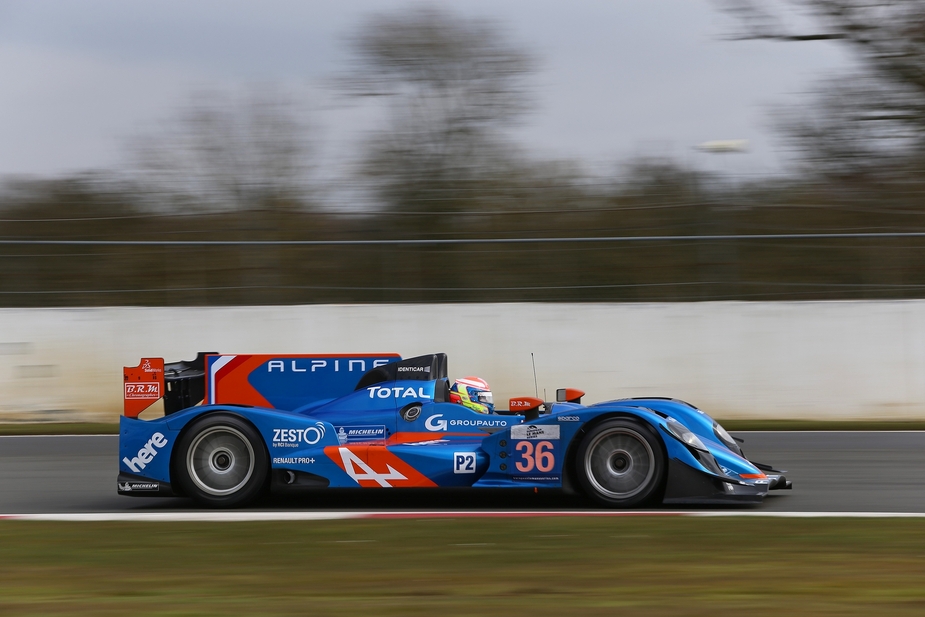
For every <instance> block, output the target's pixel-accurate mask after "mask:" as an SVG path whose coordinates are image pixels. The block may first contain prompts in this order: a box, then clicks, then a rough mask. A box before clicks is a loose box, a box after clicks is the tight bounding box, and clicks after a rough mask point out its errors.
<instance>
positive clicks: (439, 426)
mask: <svg viewBox="0 0 925 617" xmlns="http://www.w3.org/2000/svg"><path fill="white" fill-rule="evenodd" d="M442 417H443V414H442V413H438V414H437V415H435V416H430V417H429V418H427V421H426V422H424V426H426V427H427V430H428V431H445V430H446V426H447V425H446V420H439V419H438V418H442Z"/></svg>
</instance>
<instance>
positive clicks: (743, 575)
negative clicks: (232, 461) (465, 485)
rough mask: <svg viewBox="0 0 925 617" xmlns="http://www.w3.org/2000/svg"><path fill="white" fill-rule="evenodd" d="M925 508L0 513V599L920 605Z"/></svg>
mask: <svg viewBox="0 0 925 617" xmlns="http://www.w3.org/2000/svg"><path fill="white" fill-rule="evenodd" d="M922 581H925V522H923V521H918V520H902V519H895V520H890V521H888V522H887V521H884V520H858V519H810V520H806V519H754V518H747V519H722V520H719V519H689V518H667V517H663V518H642V517H640V518H632V517H631V518H609V519H593V518H588V519H579V518H530V519H513V520H512V519H479V520H474V519H456V520H447V519H428V520H414V519H409V520H362V521H356V520H354V521H324V522H298V523H296V522H292V523H287V522H281V523H272V524H262V523H226V524H193V523H184V524H166V523H165V524H161V523H118V524H115V523H111V524H106V523H38V522H22V521H6V522H2V523H0V614H9V615H77V616H81V615H94V616H109V615H112V616H117V615H118V616H121V615H222V616H227V615H258V614H259V615H428V616H430V615H440V617H454V616H457V615H488V614H491V615H494V614H501V615H529V616H531V617H537V616H545V615H549V616H553V615H555V616H560V615H566V614H568V615H573V614H574V615H602V616H603V615H608V616H610V615H653V616H655V615H659V616H662V615H704V616H706V615H711V616H712V615H716V614H721V613H720V612H721V611H728V612H729V613H728V614H735V615H749V617H754V616H764V615H768V616H771V615H788V616H799V615H859V616H860V615H864V616H865V617H866V616H869V615H873V614H889V615H891V616H904V615H910V616H911V615H916V616H918V615H922V614H923V611H925V585H923V584H922Z"/></svg>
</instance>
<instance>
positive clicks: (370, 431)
mask: <svg viewBox="0 0 925 617" xmlns="http://www.w3.org/2000/svg"><path fill="white" fill-rule="evenodd" d="M336 428H337V441H338V442H339V443H340V444H341V445H343V444H345V443H358V442H370V441H382V440H384V439H385V426H383V425H379V426H375V425H374V426H338V427H336Z"/></svg>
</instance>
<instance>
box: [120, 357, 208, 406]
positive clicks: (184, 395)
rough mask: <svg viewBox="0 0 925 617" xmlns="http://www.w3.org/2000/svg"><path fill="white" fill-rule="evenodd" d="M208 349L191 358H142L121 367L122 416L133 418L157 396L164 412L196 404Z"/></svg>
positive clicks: (203, 390) (200, 399)
mask: <svg viewBox="0 0 925 617" xmlns="http://www.w3.org/2000/svg"><path fill="white" fill-rule="evenodd" d="M212 353H214V352H199V353H198V354H196V359H195V360H190V361H186V360H181V361H180V362H170V363H169V364H165V363H164V359H163V358H142V360H141V363H140V364H139V365H138V366H132V367H129V366H126V367H123V368H122V379H123V382H124V392H123V413H124V415H125V417H127V418H137V417H138V415H139V414H141V412H143V411H144V410H145V409H147V408H148V407H150V406H151V405H153V404H154V403H156V402H157V401H158V400H160V399H161V398H163V399H164V415H170V414H172V413H176V412H178V411H181V410H183V409H187V408H189V407H192V406H194V405H198V404H199V403H200V402H202V400H203V395H204V393H205V362H206V356H207V355H209V354H212Z"/></svg>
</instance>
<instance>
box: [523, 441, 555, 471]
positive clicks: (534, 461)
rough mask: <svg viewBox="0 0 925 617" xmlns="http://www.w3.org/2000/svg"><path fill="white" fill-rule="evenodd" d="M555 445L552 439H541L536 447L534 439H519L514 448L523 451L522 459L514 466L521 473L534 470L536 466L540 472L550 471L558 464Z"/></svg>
mask: <svg viewBox="0 0 925 617" xmlns="http://www.w3.org/2000/svg"><path fill="white" fill-rule="evenodd" d="M554 447H555V446H553V443H552V442H551V441H540V442H538V443H537V444H536V448H535V449H534V447H533V442H532V441H518V442H517V445H516V446H515V447H514V448H515V449H516V450H518V451H520V452H521V460H519V461H517V462H516V463H515V464H514V467H516V468H517V471H519V472H521V473H527V472H529V471H533V468H534V467H535V468H536V470H537V471H539V472H542V473H548V472H550V471H552V469H553V467H555V466H556V455H555V452H553V449H554Z"/></svg>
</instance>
